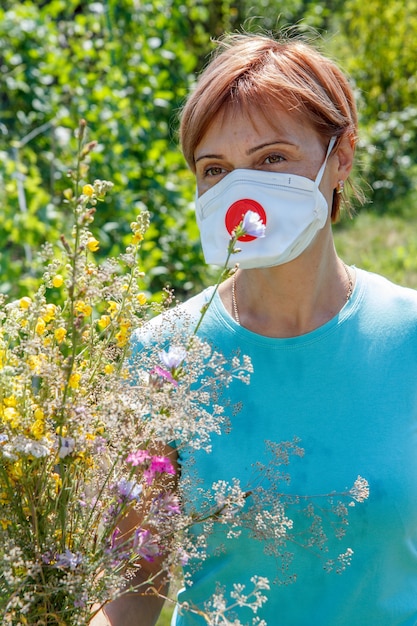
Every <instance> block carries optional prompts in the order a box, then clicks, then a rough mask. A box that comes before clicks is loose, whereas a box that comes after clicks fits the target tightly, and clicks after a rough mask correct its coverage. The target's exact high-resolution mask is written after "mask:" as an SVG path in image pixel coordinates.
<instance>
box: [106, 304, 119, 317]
mask: <svg viewBox="0 0 417 626" xmlns="http://www.w3.org/2000/svg"><path fill="white" fill-rule="evenodd" d="M118 308H119V305H118V304H117V302H114V300H110V301H109V303H108V306H107V310H108V312H109V313H110V315H111V317H114V314H115V313H116V312H117V310H118Z"/></svg>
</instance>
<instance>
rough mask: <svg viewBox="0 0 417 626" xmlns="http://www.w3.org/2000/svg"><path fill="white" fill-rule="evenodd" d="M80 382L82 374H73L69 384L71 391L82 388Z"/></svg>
mask: <svg viewBox="0 0 417 626" xmlns="http://www.w3.org/2000/svg"><path fill="white" fill-rule="evenodd" d="M80 380H81V374H78V373H77V372H73V373H72V374H71V376H70V379H69V382H68V384H69V386H70V387H71V389H78V387H79V386H80Z"/></svg>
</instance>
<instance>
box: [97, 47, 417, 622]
mask: <svg viewBox="0 0 417 626" xmlns="http://www.w3.org/2000/svg"><path fill="white" fill-rule="evenodd" d="M356 141H357V116H356V109H355V104H354V97H353V94H352V89H351V87H350V86H349V84H348V82H347V80H346V78H345V77H344V75H343V74H342V73H341V71H340V70H339V69H338V68H337V67H336V66H335V65H334V63H333V62H331V61H330V60H328V59H326V58H325V57H323V56H322V55H321V54H320V53H319V52H318V51H316V50H315V49H314V48H312V47H311V46H309V45H306V44H304V43H302V42H300V41H297V40H288V41H285V40H284V41H275V40H273V39H271V38H269V37H266V36H258V35H256V36H252V35H235V36H232V37H230V38H228V39H226V40H225V41H224V42H223V49H222V51H221V53H220V54H218V55H216V56H215V57H214V59H213V60H212V61H211V63H210V64H209V65H208V67H207V69H206V70H205V71H204V72H203V74H202V76H201V77H200V80H199V82H198V84H197V87H196V89H195V91H194V93H193V94H192V95H191V96H190V98H189V100H188V102H187V103H186V105H185V107H184V110H183V113H182V119H181V144H182V148H183V151H184V155H185V158H186V159H187V162H188V164H189V166H190V167H191V169H192V171H193V172H194V173H195V176H196V180H197V192H198V193H197V195H198V198H197V219H198V223H199V227H200V230H201V238H202V244H203V250H204V253H205V256H206V260H207V261H208V262H209V263H214V264H218V265H222V264H223V263H224V261H225V258H226V252H227V244H228V241H229V239H230V236H231V234H232V233H233V232H234V228H236V226H237V225H238V224H239V223H240V222H241V221H242V219H243V217H244V215H245V214H246V213H247V212H248V211H250V212H251V213H250V217H251V218H252V220H253V218H254V217H255V222H257V224H258V225H259V223H261V224H263V225H264V229H265V232H264V233H263V232H262V231H258V234H260V235H264V236H258V237H255V238H254V239H253V238H250V237H249V240H248V237H246V238H245V237H244V238H243V239H242V240H241V241H239V242H238V247H239V248H240V251H239V252H236V253H235V254H232V255H231V258H230V262H229V265H230V266H233V265H234V264H237V267H238V269H237V271H235V272H234V273H233V275H232V277H230V278H228V279H227V280H225V281H224V282H223V283H222V284H221V285H220V287H219V290H218V292H217V293H216V295H215V296H214V299H213V301H212V303H211V306H210V308H209V309H208V312H207V314H206V316H205V318H204V320H203V323H202V325H201V326H200V328H199V331H198V332H199V334H200V335H201V336H202V337H204V338H207V339H208V340H209V341H210V342H212V343H213V344H214V345H215V346H216V347H217V348H219V349H220V350H221V351H222V353H223V354H225V355H226V356H230V355H233V354H235V353H236V352H237V351H241V352H242V353H245V354H247V355H248V356H250V358H251V359H252V363H253V367H254V373H253V375H252V378H251V383H250V385H249V387H248V388H247V389H242V386H241V385H238V384H236V385H232V386H231V388H230V390H229V394H230V397H229V401H230V403H231V404H233V405H234V404H238V403H241V404H242V409H241V411H240V412H238V413H237V414H236V415H234V417H233V418H232V423H231V429H230V433H229V434H227V435H222V436H220V437H216V438H214V439H213V450H212V453H211V454H209V455H207V454H203V453H201V454H198V453H196V454H195V455H193V456H194V458H193V460H192V463H190V462H189V456H188V455H187V454H185V453H184V454H181V455H180V458H179V462H180V464H181V465H182V480H187V477H190V476H191V477H194V476H197V477H198V480H199V481H201V483H200V485H201V487H202V488H205V487H206V486H208V485H210V484H211V483H213V481H216V480H220V479H224V480H231V479H232V478H233V477H237V478H238V479H239V480H240V483H241V484H242V485H248V486H250V485H252V484H253V481H254V480H255V478H254V472H255V469H254V468H256V463H257V462H259V461H261V462H262V463H263V466H265V464H266V463H267V462H266V461H265V459H266V456H265V455H266V452H265V445H267V447H268V444H266V442H268V441H272V442H280V441H293V440H294V438H299V439H300V441H301V443H300V445H301V446H302V448H303V449H304V457H303V458H298V457H295V458H294V460H292V461H291V464H290V467H289V470H288V473H289V474H290V476H291V481H290V484H289V486H288V487H287V486H285V485H284V486H282V490H283V492H287V491H288V493H291V494H297V495H298V496H301V500H303V498H305V499H307V498H308V497H309V496H314V495H316V496H317V498H318V500H316V501H317V502H319V504H318V506H321V505H320V498H319V496H320V494H328V493H331V492H333V491H335V492H337V493H342V492H345V491H346V489H348V488H349V486H350V485H352V483H353V482H354V481H355V478H356V477H357V476H358V475H361V476H363V477H365V478H366V480H367V481H368V483H369V486H370V495H369V498H368V499H367V501H366V502H364V503H363V504H361V505H360V506H358V507H356V508H355V509H354V510H353V511H352V512H351V514H350V515H349V526H348V527H347V534H346V537H345V538H344V539H343V540H342V544H341V547H343V546H345V545H347V546H349V549H350V548H351V549H352V550H353V553H354V554H353V559H352V561H351V564H350V565H349V566H348V567H346V568H345V571H343V573H341V574H340V575H338V574H337V573H334V572H333V573H328V572H326V571H325V569H326V567H325V564H326V558H327V556H326V554H327V553H325V550H326V549H327V548H328V549H329V553H328V554H332V553H333V551H334V550H336V551H337V550H338V547H337V541H338V540H337V539H335V538H334V537H331V535H330V533H329V534H328V535H326V537H325V538H324V539H325V540H323V543H320V540H321V539H323V536H322V535H323V533H327V531H326V527H325V525H324V530H323V529H322V530H323V533H322V534H321V535H320V537H316V540H317V543H314V541H313V542H312V544H314V545H313V549H312V550H310V549H309V548H308V546H307V544H308V541H307V542H306V541H304V539H302V538H301V535H302V532H301V531H300V533H301V534H300V535H297V533H296V532H295V534H293V535H292V543H290V544H289V547H288V548H287V550H286V551H284V553H279V551H277V550H274V549H273V548H271V547H270V549H269V551H268V550H266V552H265V550H264V546H263V545H262V544H263V542H262V540H260V539H262V537H260V536H256V532H255V531H254V528H253V527H252V528H249V530H248V531H247V532H246V531H244V532H243V533H242V534H241V536H240V537H239V538H236V539H233V540H230V541H225V538H224V536H223V535H222V532H221V531H219V533H217V531H215V532H214V534H213V536H212V538H211V539H210V540H209V543H210V546H209V556H208V558H207V559H206V561H204V562H203V564H202V567H201V569H200V570H197V571H195V572H192V573H191V577H192V582H193V584H192V586H190V587H188V588H187V589H186V590H185V591H184V592H183V593H181V594H180V600H181V601H185V602H188V603H189V604H190V606H199V607H200V608H201V606H202V604H203V603H204V601H205V600H206V599H207V598H208V596H210V595H211V594H213V593H214V592H215V589H216V585H221V586H224V587H225V588H226V592H227V591H229V590H230V588H231V586H232V584H233V583H242V584H245V585H246V586H247V587H246V588H247V589H248V590H249V589H250V578H251V576H252V575H253V574H257V575H260V576H263V577H266V578H268V579H269V581H270V583H271V590H270V591H269V593H268V594H267V595H268V601H267V602H266V603H265V604H264V605H263V606H262V607H260V608H259V610H258V613H257V615H258V616H259V618H262V619H265V620H266V622H267V623H268V624H269V625H270V626H280V625H282V626H307V625H309V626H310V625H311V624H317V625H319V626H353V625H355V626H365V625H366V626H396V625H404V626H405V625H408V624H409V625H412V624H417V454H416V450H417V385H415V384H414V380H415V379H416V377H417V295H416V294H415V293H414V292H413V291H411V290H408V289H405V288H401V287H398V286H395V285H393V284H391V283H390V282H388V281H387V280H385V279H383V278H381V277H379V276H376V275H373V274H370V273H366V272H364V271H362V270H359V269H356V268H354V267H348V266H347V265H346V264H345V263H344V262H343V261H342V260H341V259H340V258H339V257H338V255H337V253H336V251H335V247H334V243H333V237H332V229H331V225H332V222H334V221H335V220H336V219H337V218H338V215H339V211H340V206H341V201H342V199H343V189H344V186H345V183H346V181H347V180H348V177H349V174H350V172H351V169H352V164H353V158H354V151H355V144H356ZM211 295H212V291H211V290H206V291H205V292H203V294H200V295H199V296H197V297H195V298H193V299H191V300H190V301H189V302H188V303H186V304H185V305H184V307H185V311H186V312H187V313H188V314H193V315H195V316H196V317H197V316H198V312H199V311H200V310H201V308H202V306H203V304H204V303H205V302H207V301H208V300H209V299H210V297H211ZM259 467H260V466H258V468H259ZM264 470H265V468H264ZM277 471H279V470H277ZM269 477H271V474H269ZM272 481H273V478H272ZM190 483H191V484H192V485H195V484H196V482H195V480H194V479H193V480H191V481H189V484H190ZM196 494H197V487H195V494H194V495H195V496H196V497H197V495H196ZM362 495H363V497H365V494H362ZM188 497H189V499H190V501H191V502H192V500H193V488H192V487H190V488H189V493H188ZM358 499H363V498H358ZM313 500H314V498H313ZM294 502H297V501H296V499H294ZM269 504H270V505H271V506H273V504H274V499H273V498H271V501H270V502H269ZM294 515H295V518H294V519H295V522H294V525H295V524H296V523H297V516H298V517H300V516H302V513H301V512H300V511H298V512H297V511H296V512H295V513H294ZM298 523H299V524H300V525H299V528H301V529H302V528H303V526H302V525H303V522H302V521H299V522H298ZM305 523H306V522H304V524H305ZM329 524H330V525H331V524H332V522H331V521H330V522H329ZM249 526H250V524H249ZM313 527H314V525H313V526H309V527H308V528H309V531H311V528H313ZM295 530H296V529H295ZM267 531H268V529H267V528H266V529H265V537H267V536H268V532H267ZM313 532H314V528H313ZM260 534H262V533H260ZM254 535H255V537H254ZM258 535H259V533H258ZM343 542H344V543H343ZM347 542H348V543H347ZM317 547H318V548H319V550H318V551H317V550H316V549H314V548H317ZM320 549H321V550H320ZM349 554H350V552H349ZM109 613H111V609H110V612H109ZM116 613H117V612H113V616H112V618H111V619H112V620H113V621H112V622H111V623H112V624H122V623H123V624H141V625H143V626H144V625H145V624H148V623H149V624H150V623H152V622H151V621H146V620H145V619H144V617H143V614H142V612H141V611H140V610H139V611H137V614H136V617H135V618H134V619H132V620H130V621H122V619H121V618H118V617H117V615H116ZM132 614H133V613H132ZM120 615H121V613H120ZM236 615H237V617H238V618H239V620H240V621H241V623H242V624H243V623H245V624H247V623H252V622H251V619H252V616H251V612H250V610H248V609H247V608H245V607H243V608H238V609H237V610H236ZM174 619H175V624H176V625H177V626H191V625H196V626H197V625H198V624H204V623H205V622H204V620H203V619H202V618H201V617H198V616H196V615H195V614H194V613H192V612H187V611H183V612H181V614H180V615H178V616H177V617H176V618H174ZM118 620H119V621H118Z"/></svg>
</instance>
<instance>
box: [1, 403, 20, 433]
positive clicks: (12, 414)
mask: <svg viewBox="0 0 417 626" xmlns="http://www.w3.org/2000/svg"><path fill="white" fill-rule="evenodd" d="M3 420H4V421H5V422H8V423H9V424H10V426H11V427H12V428H17V427H18V426H19V422H20V415H19V413H18V412H17V411H16V409H15V408H14V407H12V406H8V407H6V408H5V409H4V411H3Z"/></svg>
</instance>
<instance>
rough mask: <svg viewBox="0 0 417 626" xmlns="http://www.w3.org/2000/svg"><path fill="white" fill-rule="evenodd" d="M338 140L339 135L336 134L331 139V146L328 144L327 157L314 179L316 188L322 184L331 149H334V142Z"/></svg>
mask: <svg viewBox="0 0 417 626" xmlns="http://www.w3.org/2000/svg"><path fill="white" fill-rule="evenodd" d="M336 140H337V137H336V136H334V137H332V138H331V139H330V141H329V146H328V148H327V152H326V156H325V158H324V161H323V163H322V166H321V168H320V169H319V171H318V174H317V176H316V180H315V181H314V182H315V185H316V188H317V187H318V186H319V185H320V183H321V179H322V178H323V174H324V170H325V169H326V165H327V160H328V158H329V156H330V153H331V151H332V150H333V146H334V144H335V143H336Z"/></svg>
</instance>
